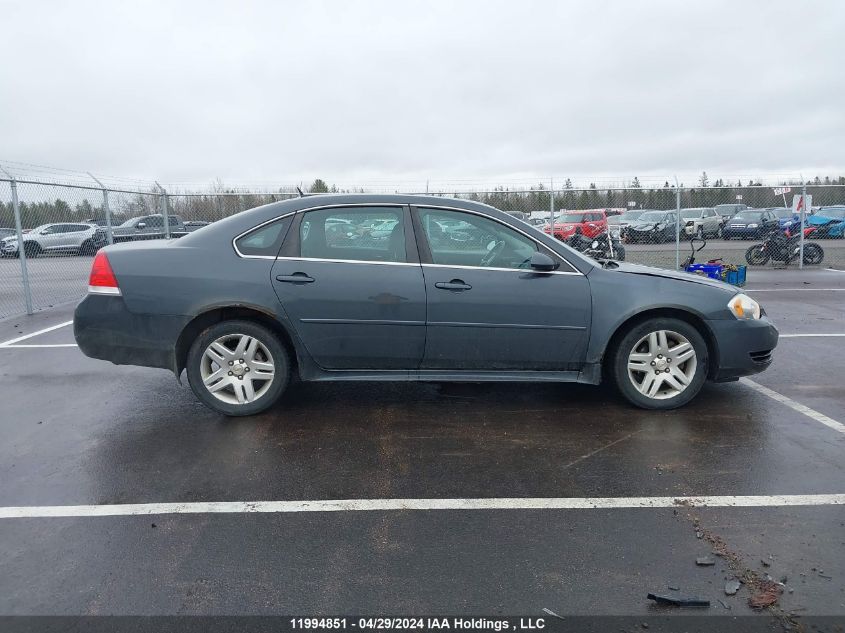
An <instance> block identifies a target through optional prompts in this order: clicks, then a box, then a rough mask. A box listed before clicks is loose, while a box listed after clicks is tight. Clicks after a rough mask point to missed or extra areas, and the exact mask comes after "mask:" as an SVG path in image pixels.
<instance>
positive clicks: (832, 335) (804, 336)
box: [778, 334, 845, 338]
mask: <svg viewBox="0 0 845 633" xmlns="http://www.w3.org/2000/svg"><path fill="white" fill-rule="evenodd" d="M842 336H845V334H781V335H779V336H778V338H814V337H833V338H838V337H842Z"/></svg>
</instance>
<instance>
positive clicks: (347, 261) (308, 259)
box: [262, 255, 420, 266]
mask: <svg viewBox="0 0 845 633" xmlns="http://www.w3.org/2000/svg"><path fill="white" fill-rule="evenodd" d="M262 257H267V256H266V255H262ZM269 259H279V260H282V261H295V262H327V263H330V264H376V265H377V266H419V265H420V264H419V262H380V261H377V260H373V259H328V258H324V257H284V256H283V257H269Z"/></svg>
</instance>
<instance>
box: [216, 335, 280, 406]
mask: <svg viewBox="0 0 845 633" xmlns="http://www.w3.org/2000/svg"><path fill="white" fill-rule="evenodd" d="M275 373H276V367H275V364H274V362H273V356H272V355H271V354H270V350H269V349H267V346H266V345H264V343H262V342H261V341H259V340H258V339H257V338H255V337H253V336H249V335H247V334H227V335H225V336H221V337H220V338H218V339H217V340H215V341H213V342H212V343H211V344H210V345H209V346H208V347H207V348H206V349H205V351H204V352H203V355H202V359H201V360H200V376H201V378H202V382H203V385H205V388H206V389H207V390H208V392H209V393H210V394H211V395H213V396H214V397H215V398H217V399H218V400H220V401H222V402H225V403H227V404H248V403H250V402H254V401H255V400H258V399H259V398H260V397H261V396H263V395H264V394H265V393H267V391H268V390H269V389H270V386H271V385H272V384H273V378H274V376H275Z"/></svg>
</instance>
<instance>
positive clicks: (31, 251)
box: [18, 242, 41, 259]
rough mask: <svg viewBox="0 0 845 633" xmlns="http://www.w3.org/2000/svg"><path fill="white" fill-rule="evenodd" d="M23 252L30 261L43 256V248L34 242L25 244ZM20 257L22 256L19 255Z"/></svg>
mask: <svg viewBox="0 0 845 633" xmlns="http://www.w3.org/2000/svg"><path fill="white" fill-rule="evenodd" d="M23 252H24V255H26V256H27V258H28V259H35V258H36V257H38V256H39V255H40V254H41V247H40V246H39V245H38V244H35V243H33V242H24V243H23ZM18 256H20V254H18Z"/></svg>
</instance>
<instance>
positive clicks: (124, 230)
mask: <svg viewBox="0 0 845 633" xmlns="http://www.w3.org/2000/svg"><path fill="white" fill-rule="evenodd" d="M164 221H165V220H164V215H163V214H161V213H154V214H152V215H144V216H141V217H138V218H130V219H128V220H126V222H124V223H123V224H121V225H120V226H117V227H115V228H113V229H112V238H113V240H114V242H115V243H119V242H137V241H138V240H156V239H163V238H165V237H167V235H170V237H171V238H175V237H182V236H184V235H187V234H188V232H189V231H188V229H187V228H186V227H185V223H184V222H183V221H182V218H181V217H179V216H178V215H168V216H167V226H168V228H169V229H170V230H169V232H168V231H165V229H164Z"/></svg>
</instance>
